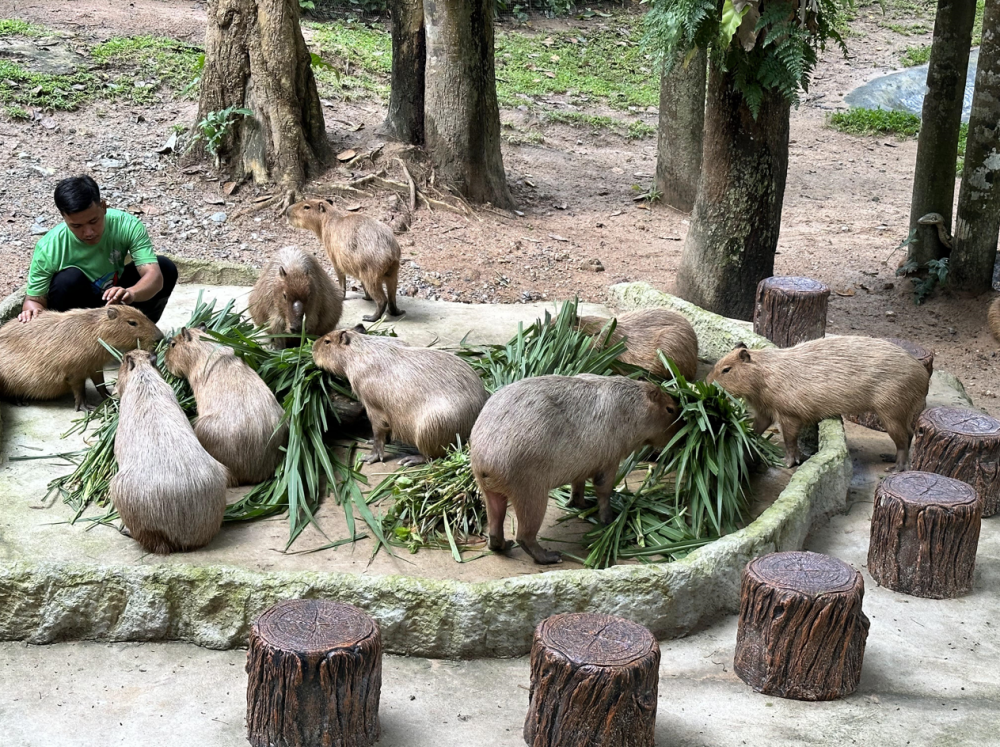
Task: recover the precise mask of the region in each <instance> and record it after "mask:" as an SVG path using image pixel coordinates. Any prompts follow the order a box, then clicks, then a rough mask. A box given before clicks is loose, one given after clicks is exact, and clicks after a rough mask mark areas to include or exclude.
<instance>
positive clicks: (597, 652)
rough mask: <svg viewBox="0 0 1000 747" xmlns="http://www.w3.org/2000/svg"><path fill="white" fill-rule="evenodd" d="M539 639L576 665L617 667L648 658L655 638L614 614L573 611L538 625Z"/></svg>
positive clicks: (636, 625)
mask: <svg viewBox="0 0 1000 747" xmlns="http://www.w3.org/2000/svg"><path fill="white" fill-rule="evenodd" d="M537 636H538V640H539V642H541V644H542V645H543V646H545V647H546V648H548V649H551V650H555V651H558V652H559V653H561V654H562V655H563V656H565V657H566V658H567V659H569V660H570V661H571V662H572V663H573V664H575V665H577V666H582V665H590V666H598V667H619V666H624V665H626V664H630V663H632V662H633V661H637V660H639V659H642V658H643V657H645V656H647V655H648V654H649V652H650V651H652V650H653V649H655V648H656V647H657V643H656V639H655V638H654V637H653V634H652V633H650V632H649V631H648V630H647V629H646V628H644V627H643V626H642V625H639V624H637V623H634V622H632V621H631V620H625V619H624V618H621V617H615V616H614V615H604V614H599V613H587V612H574V613H570V614H565V615H554V616H552V617H550V618H547V619H545V620H543V621H542V622H541V624H540V625H539V626H538V632H537Z"/></svg>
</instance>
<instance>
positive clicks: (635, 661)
mask: <svg viewBox="0 0 1000 747" xmlns="http://www.w3.org/2000/svg"><path fill="white" fill-rule="evenodd" d="M659 667H660V646H659V644H658V643H657V642H656V639H655V638H653V635H652V633H650V632H649V631H648V630H646V629H645V628H644V627H642V626H641V625H637V624H636V623H633V622H630V621H628V620H623V619H622V618H620V617H613V616H611V615H601V614H568V615H555V616H553V617H549V618H547V619H545V620H543V621H542V622H541V623H540V624H539V626H538V627H537V628H536V629H535V638H534V642H533V643H532V646H531V691H530V695H529V704H528V715H527V717H526V718H525V721H524V741H525V742H526V743H527V744H529V745H531V746H532V747H653V730H654V726H655V723H656V697H657V687H658V684H659Z"/></svg>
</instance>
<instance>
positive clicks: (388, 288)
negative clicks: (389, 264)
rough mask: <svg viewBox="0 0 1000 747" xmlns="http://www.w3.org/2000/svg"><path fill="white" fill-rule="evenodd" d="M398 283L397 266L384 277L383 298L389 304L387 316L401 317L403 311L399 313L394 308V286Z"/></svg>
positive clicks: (395, 307) (397, 309) (396, 308)
mask: <svg viewBox="0 0 1000 747" xmlns="http://www.w3.org/2000/svg"><path fill="white" fill-rule="evenodd" d="M398 283H399V265H398V264H397V265H395V266H394V267H393V268H392V269H391V270H389V272H388V273H387V274H386V276H385V296H386V299H387V300H388V302H389V314H391V315H392V316H402V315H403V314H405V313H406V312H405V311H400V310H399V307H398V306H396V286H397V284H398Z"/></svg>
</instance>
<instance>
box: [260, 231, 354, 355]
mask: <svg viewBox="0 0 1000 747" xmlns="http://www.w3.org/2000/svg"><path fill="white" fill-rule="evenodd" d="M343 307H344V291H343V290H341V289H340V288H338V287H337V285H336V284H335V283H334V282H333V280H332V279H331V278H330V276H329V275H328V274H327V272H326V270H324V269H323V268H322V266H321V265H320V263H319V262H318V261H317V259H316V258H315V257H314V256H312V255H311V254H307V253H306V252H304V251H302V250H301V249H297V248H296V247H294V246H289V247H285V248H284V249H282V250H281V251H279V252H278V254H277V256H276V257H275V258H274V259H272V260H271V261H270V262H268V263H267V266H265V267H264V269H263V270H262V271H261V273H260V277H259V278H258V279H257V282H256V283H255V284H254V286H253V290H252V291H251V292H250V304H249V311H250V318H251V319H253V323H254V324H256V325H257V326H258V327H266V328H267V330H268V332H269V333H270V334H272V335H276V337H274V338H272V343H273V345H274V346H275V347H276V348H277V349H279V350H281V349H284V348H289V347H296V346H297V345H298V340H297V339H296V338H295V337H287V336H283V335H301V334H302V320H303V318H304V319H305V325H306V334H307V335H313V336H319V335H325V334H326V333H327V332H329V331H330V330H332V329H334V328H335V327H336V326H337V322H339V321H340V314H341V311H342V310H343Z"/></svg>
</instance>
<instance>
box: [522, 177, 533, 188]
mask: <svg viewBox="0 0 1000 747" xmlns="http://www.w3.org/2000/svg"><path fill="white" fill-rule="evenodd" d="M524 183H525V184H527V185H528V186H529V187H532V188H534V186H535V183H534V182H533V181H531V180H530V179H525V180H524Z"/></svg>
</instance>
